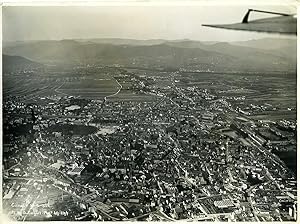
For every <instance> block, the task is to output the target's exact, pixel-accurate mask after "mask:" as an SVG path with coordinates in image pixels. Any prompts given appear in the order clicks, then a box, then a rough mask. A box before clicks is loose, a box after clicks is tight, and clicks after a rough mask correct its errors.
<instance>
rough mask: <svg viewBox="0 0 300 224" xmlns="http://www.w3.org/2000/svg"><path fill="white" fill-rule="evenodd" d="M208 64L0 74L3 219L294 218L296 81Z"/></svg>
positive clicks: (32, 66) (37, 68)
mask: <svg viewBox="0 0 300 224" xmlns="http://www.w3.org/2000/svg"><path fill="white" fill-rule="evenodd" d="M5 57H6V58H4V59H5V60H16V59H17V62H15V63H19V65H20V64H21V63H24V64H26V63H27V64H28V61H26V60H25V59H24V58H23V59H22V58H21V57H19V58H18V57H14V56H5ZM7 57H12V58H8V59H7ZM141 60H142V59H141ZM195 60H196V59H195ZM212 60H215V61H213V62H214V63H215V64H218V63H219V62H218V58H212ZM4 63H5V62H4ZM12 64H13V63H12ZM5 65H7V61H6V64H5ZM213 66H214V64H209V65H207V66H206V67H205V66H202V68H200V66H199V67H197V68H190V69H188V67H189V66H182V67H181V68H178V69H170V68H164V69H162V68H161V67H159V66H158V67H156V68H149V66H146V65H143V64H141V63H140V62H138V61H136V60H133V61H132V66H124V65H120V64H118V63H115V64H113V65H99V64H97V63H89V64H87V63H81V64H78V65H74V66H70V65H65V66H63V65H59V66H51V65H47V66H41V64H36V63H32V62H31V63H29V65H27V66H22V67H20V66H19V67H18V66H15V67H14V66H13V68H12V69H9V70H4V73H3V133H4V134H3V168H2V169H3V171H2V172H3V200H2V201H3V209H4V213H5V214H7V216H8V218H9V219H11V220H18V221H40V220H48V221H50V220H69V221H70V220H72V221H74V220H80V221H86V220H97V221H121V220H124V221H126V220H127V221H177V220H186V221H191V220H195V221H196V220H198V221H257V222H260V221H270V222H275V221H295V220H296V217H297V209H296V208H297V181H296V175H297V168H296V165H297V164H296V163H297V161H296V160H297V159H296V150H297V142H296V135H297V126H296V82H295V76H294V75H293V74H292V75H291V74H289V73H287V72H286V73H285V72H282V71H281V72H277V73H271V72H270V73H268V72H265V73H264V72H252V73H251V72H238V71H231V72H218V71H212V69H211V67H213Z"/></svg>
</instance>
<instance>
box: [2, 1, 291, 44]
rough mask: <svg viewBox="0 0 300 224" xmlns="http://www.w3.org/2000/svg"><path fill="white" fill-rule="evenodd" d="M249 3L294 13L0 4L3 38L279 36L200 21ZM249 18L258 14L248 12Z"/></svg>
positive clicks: (234, 14)
mask: <svg viewBox="0 0 300 224" xmlns="http://www.w3.org/2000/svg"><path fill="white" fill-rule="evenodd" d="M248 8H255V9H261V10H269V11H277V12H284V13H296V8H294V7H292V6H289V7H283V6H281V7H279V6H121V7H120V6H92V7H87V6H78V7H75V6H72V7H71V6H59V7H57V6H56V7H54V6H52V7H49V6H44V7H37V6H34V7H33V6H22V7H20V6H7V7H3V8H2V9H3V11H2V14H3V24H2V29H3V40H4V41H15V40H47V39H72V38H111V37H114V38H132V39H185V38H187V39H193V40H206V41H236V40H248V39H258V38H265V37H274V36H276V37H277V36H279V35H276V34H263V33H255V32H244V31H231V30H219V29H213V28H208V27H202V26H201V24H225V23H236V22H240V21H241V20H242V17H243V16H244V15H245V13H246V12H247V9H248ZM264 16H265V15H264ZM250 18H258V17H257V14H256V15H255V14H253V17H250ZM280 37H290V36H283V35H280Z"/></svg>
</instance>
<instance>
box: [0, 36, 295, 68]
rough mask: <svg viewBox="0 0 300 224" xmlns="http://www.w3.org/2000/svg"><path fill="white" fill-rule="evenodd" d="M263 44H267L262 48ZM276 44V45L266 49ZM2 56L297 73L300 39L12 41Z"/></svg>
mask: <svg viewBox="0 0 300 224" xmlns="http://www.w3.org/2000/svg"><path fill="white" fill-rule="evenodd" d="M263 43H264V44H263ZM270 43H271V44H272V47H270V46H269V47H264V45H269V44H270ZM3 52H4V53H5V54H9V55H19V56H22V57H26V58H28V59H30V60H33V61H38V62H40V63H49V64H51V63H52V64H53V63H54V64H66V63H68V64H119V65H123V66H136V67H148V68H151V67H159V68H163V67H168V68H176V69H178V68H184V69H190V70H195V69H196V70H197V69H198V70H210V71H256V72H265V71H289V72H291V71H292V72H294V71H296V64H297V63H296V62H297V60H296V41H293V40H289V39H267V40H265V39H262V40H251V41H244V42H231V43H226V42H217V43H214V42H200V41H192V40H172V41H169V40H161V39H157V40H132V39H118V38H112V39H109V38H108V39H87V40H83V39H80V40H61V41H31V42H23V43H20V42H18V43H17V44H15V45H14V44H12V43H10V44H9V45H7V46H6V47H4V49H3Z"/></svg>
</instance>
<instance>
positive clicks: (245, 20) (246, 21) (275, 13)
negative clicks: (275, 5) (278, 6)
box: [242, 9, 290, 23]
mask: <svg viewBox="0 0 300 224" xmlns="http://www.w3.org/2000/svg"><path fill="white" fill-rule="evenodd" d="M250 12H261V13H268V14H274V15H281V16H290V14H286V13H280V12H269V11H263V10H256V9H248V12H247V13H246V15H245V16H244V18H243V21H242V23H248V18H249V15H250Z"/></svg>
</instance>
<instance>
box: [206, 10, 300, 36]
mask: <svg viewBox="0 0 300 224" xmlns="http://www.w3.org/2000/svg"><path fill="white" fill-rule="evenodd" d="M251 11H255V10H251ZM249 13H250V11H248V13H247V14H246V16H245V17H244V19H243V22H242V23H234V24H215V25H213V24H203V25H202V26H208V27H214V28H222V29H231V30H245V31H256V32H267V33H281V34H292V35H297V18H296V16H295V15H287V14H281V16H276V17H270V18H264V19H257V20H252V21H248V16H249ZM273 14H274V13H273Z"/></svg>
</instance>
